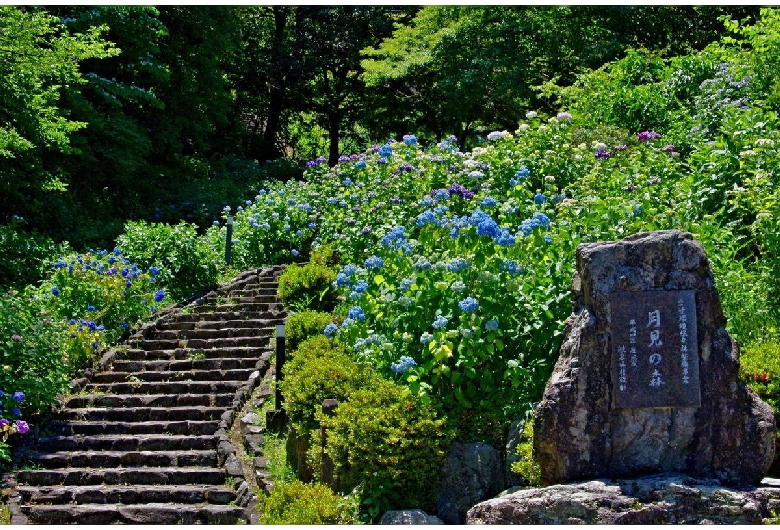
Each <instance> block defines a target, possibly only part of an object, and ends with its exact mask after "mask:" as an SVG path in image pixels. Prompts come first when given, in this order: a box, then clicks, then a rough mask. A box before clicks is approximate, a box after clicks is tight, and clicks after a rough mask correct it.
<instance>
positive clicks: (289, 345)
mask: <svg viewBox="0 0 780 530" xmlns="http://www.w3.org/2000/svg"><path fill="white" fill-rule="evenodd" d="M331 322H333V316H332V315H331V314H330V313H324V312H322V311H300V312H298V313H293V314H291V315H289V316H288V317H287V321H286V322H285V333H286V339H285V349H287V350H288V351H291V352H294V351H295V350H297V349H298V346H299V345H300V344H301V342H303V341H305V340H306V339H308V338H311V337H314V336H315V335H322V330H323V329H325V326H327V325H328V324H330V323H331Z"/></svg>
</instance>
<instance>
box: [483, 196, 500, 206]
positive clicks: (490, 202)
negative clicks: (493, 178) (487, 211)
mask: <svg viewBox="0 0 780 530" xmlns="http://www.w3.org/2000/svg"><path fill="white" fill-rule="evenodd" d="M496 204H498V202H497V201H496V200H495V199H494V198H493V197H485V198H484V199H482V201H481V202H480V203H479V205H480V206H482V207H483V208H493V207H494V206H495V205H496Z"/></svg>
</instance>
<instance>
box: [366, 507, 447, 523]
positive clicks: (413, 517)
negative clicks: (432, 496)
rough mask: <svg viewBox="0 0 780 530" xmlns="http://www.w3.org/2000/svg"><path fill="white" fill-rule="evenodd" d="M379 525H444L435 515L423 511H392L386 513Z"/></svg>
mask: <svg viewBox="0 0 780 530" xmlns="http://www.w3.org/2000/svg"><path fill="white" fill-rule="evenodd" d="M379 524H414V525H418V524H444V523H443V522H442V520H441V519H439V518H438V517H436V516H435V515H428V514H427V513H425V512H424V511H422V510H390V511H389V512H385V514H384V515H383V516H382V519H381V520H380V521H379Z"/></svg>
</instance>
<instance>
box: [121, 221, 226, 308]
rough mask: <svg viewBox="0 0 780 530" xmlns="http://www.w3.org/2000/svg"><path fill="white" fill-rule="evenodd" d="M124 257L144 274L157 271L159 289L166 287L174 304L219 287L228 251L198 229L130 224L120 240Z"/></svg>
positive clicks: (186, 225) (182, 225)
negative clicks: (203, 235)
mask: <svg viewBox="0 0 780 530" xmlns="http://www.w3.org/2000/svg"><path fill="white" fill-rule="evenodd" d="M117 246H118V247H119V248H121V249H122V255H123V257H125V258H127V259H128V260H129V261H131V262H132V263H136V264H138V268H139V269H141V270H143V271H148V270H150V268H151V267H155V268H156V270H157V271H158V274H157V276H156V277H155V279H156V283H157V284H158V285H161V286H164V287H165V289H166V292H168V294H169V295H170V299H171V300H173V301H179V300H183V299H184V298H186V297H188V296H191V295H193V294H195V293H196V292H198V291H202V290H204V289H207V288H209V287H213V286H214V285H216V284H217V277H218V273H219V267H220V265H221V264H222V263H223V262H224V248H223V249H222V253H221V254H220V253H219V251H218V249H217V248H215V247H214V246H212V245H209V244H208V243H207V240H206V239H204V238H201V237H198V234H197V231H196V228H195V225H193V224H189V223H179V224H177V225H167V224H149V223H146V222H143V221H138V222H136V221H129V222H127V223H126V224H125V230H124V232H123V233H122V234H121V235H120V236H119V238H118V239H117Z"/></svg>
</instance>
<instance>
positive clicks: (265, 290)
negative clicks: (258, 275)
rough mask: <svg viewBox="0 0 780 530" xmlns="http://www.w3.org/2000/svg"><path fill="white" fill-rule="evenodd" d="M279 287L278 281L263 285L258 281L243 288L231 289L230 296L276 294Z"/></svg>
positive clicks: (243, 296) (242, 296) (245, 296)
mask: <svg viewBox="0 0 780 530" xmlns="http://www.w3.org/2000/svg"><path fill="white" fill-rule="evenodd" d="M277 288H278V284H276V283H273V284H265V285H262V286H261V285H258V284H256V283H254V284H247V285H245V286H244V288H243V289H234V290H232V291H230V296H237V297H239V298H247V297H251V296H276V291H277Z"/></svg>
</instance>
